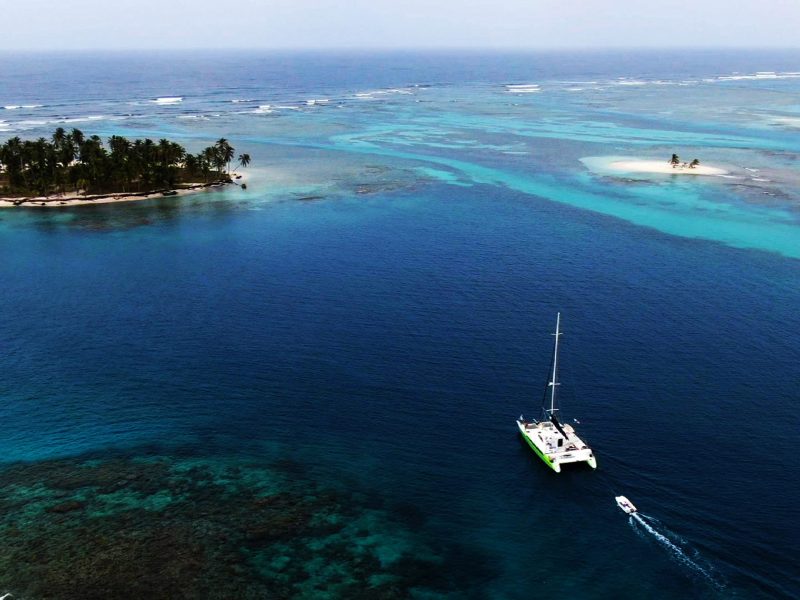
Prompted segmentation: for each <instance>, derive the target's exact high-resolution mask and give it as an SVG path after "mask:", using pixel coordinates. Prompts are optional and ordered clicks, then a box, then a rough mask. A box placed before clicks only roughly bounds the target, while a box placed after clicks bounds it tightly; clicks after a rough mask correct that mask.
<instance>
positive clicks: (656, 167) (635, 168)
mask: <svg viewBox="0 0 800 600" xmlns="http://www.w3.org/2000/svg"><path fill="white" fill-rule="evenodd" d="M607 168H608V169H610V170H612V171H619V172H620V173H654V174H660V175H712V176H719V175H727V174H728V171H726V170H725V169H720V168H719V167H710V166H708V165H697V166H696V167H690V166H689V165H688V164H684V163H681V164H679V165H676V166H673V165H672V164H670V163H669V162H668V161H663V160H617V161H613V162H610V163H608V165H607Z"/></svg>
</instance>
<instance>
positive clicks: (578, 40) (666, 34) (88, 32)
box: [0, 0, 800, 50]
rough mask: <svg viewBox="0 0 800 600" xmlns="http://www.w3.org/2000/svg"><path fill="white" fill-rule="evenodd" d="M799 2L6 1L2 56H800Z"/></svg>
mask: <svg viewBox="0 0 800 600" xmlns="http://www.w3.org/2000/svg"><path fill="white" fill-rule="evenodd" d="M798 26H800V0H684V1H682V2H681V1H678V2H676V1H671V0H233V1H231V2H219V1H211V0H70V1H69V2H54V1H53V0H0V50H28V49H43V50H73V49H75V50H77V49H115V50H121V49H136V48H153V49H172V48H187V49H191V48H285V49H295V48H336V49H351V48H366V49H401V48H475V49H483V48H498V49H525V48H610V47H795V48H796V47H799V46H800V35H798Z"/></svg>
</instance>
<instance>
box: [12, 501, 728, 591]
mask: <svg viewBox="0 0 800 600" xmlns="http://www.w3.org/2000/svg"><path fill="white" fill-rule="evenodd" d="M634 519H635V520H636V522H638V523H639V524H640V525H641V526H642V527H644V528H645V530H647V532H648V533H650V534H651V535H652V536H653V537H654V538H656V540H658V541H659V542H661V543H662V544H663V545H664V546H666V547H667V549H668V550H669V551H670V552H672V554H674V555H675V558H677V559H678V561H680V562H682V563H684V564H685V565H687V566H689V567H690V568H692V569H694V570H695V571H697V572H698V573H700V574H702V575H703V576H704V577H705V578H706V579H708V581H710V582H711V583H712V584H713V585H714V586H715V587H717V588H722V587H723V586H722V585H721V584H720V583H719V582H718V581H717V580H716V579H715V578H714V577H713V576H712V575H711V573H709V572H708V571H707V570H706V569H704V568H703V567H701V566H700V565H699V564H697V563H696V562H695V561H693V560H692V559H691V558H689V557H688V556H687V554H686V553H685V552H684V551H683V550H681V549H680V548H679V547H678V546H676V545H675V544H674V543H672V540H670V539H669V538H668V537H667V536H665V535H664V534H662V533H660V532H658V531H657V530H656V529H655V528H654V527H653V526H651V525H650V524H649V523H648V522H647V521H645V520H644V519H643V518H642V515H640V514H639V513H633V514H632V515H631V518H630V521H629V522H630V523H631V526H633V527H635V525H634V524H633V521H634ZM0 600H2V599H0Z"/></svg>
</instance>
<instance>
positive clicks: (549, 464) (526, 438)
mask: <svg viewBox="0 0 800 600" xmlns="http://www.w3.org/2000/svg"><path fill="white" fill-rule="evenodd" d="M520 435H522V438H523V439H524V440H525V441H526V442H528V446H530V447H531V449H533V451H534V452H535V453H536V456H538V457H539V458H541V459H542V460H543V461H544V464H546V465H547V466H548V467H550V468H551V469H553V471H555V472H556V473H558V470H557V469H556V467H555V465H553V462H552V461H551V460H550V459H549V458H547V456H546V455H545V454H542V451H541V450H539V448H537V447H536V444H534V443H533V442H532V441H531V438H529V437H528V436H527V435H525V434H524V433H522V432H521V431H520Z"/></svg>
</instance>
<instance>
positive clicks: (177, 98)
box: [150, 96, 183, 106]
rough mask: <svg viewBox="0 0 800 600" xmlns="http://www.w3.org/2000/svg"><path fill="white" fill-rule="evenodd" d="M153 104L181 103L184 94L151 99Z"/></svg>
mask: <svg viewBox="0 0 800 600" xmlns="http://www.w3.org/2000/svg"><path fill="white" fill-rule="evenodd" d="M150 102H152V103H153V104H159V105H162V106H163V105H169V104H180V103H181V102H183V97H182V96H164V97H163V98H156V99H155V100H150Z"/></svg>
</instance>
